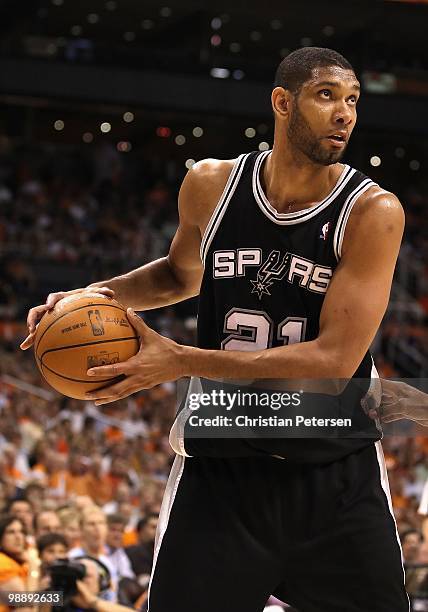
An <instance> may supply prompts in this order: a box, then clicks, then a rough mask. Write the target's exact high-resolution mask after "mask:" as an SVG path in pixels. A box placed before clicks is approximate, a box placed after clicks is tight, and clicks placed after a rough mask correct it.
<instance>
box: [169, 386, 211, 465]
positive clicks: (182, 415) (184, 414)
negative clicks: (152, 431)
mask: <svg viewBox="0 0 428 612" xmlns="http://www.w3.org/2000/svg"><path fill="white" fill-rule="evenodd" d="M202 393H203V388H202V383H201V379H200V378H199V377H198V376H192V377H191V378H190V383H189V387H188V389H187V393H186V399H185V400H184V408H183V409H182V410H180V412H179V413H178V414H177V416H176V417H175V420H174V423H173V424H172V427H171V430H170V432H169V445H170V447H171V448H172V450H173V451H174V452H175V454H176V455H183V457H191V456H192V455H188V454H187V453H186V448H185V439H184V433H185V432H184V429H185V427H186V423H187V421H188V419H189V417H190V416H191V415H192V414H193V410H192V409H191V408H189V406H190V396H191V395H193V394H196V395H198V396H200V395H201V394H202Z"/></svg>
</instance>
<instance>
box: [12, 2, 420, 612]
mask: <svg viewBox="0 0 428 612" xmlns="http://www.w3.org/2000/svg"><path fill="white" fill-rule="evenodd" d="M165 1H166V0H165ZM427 23H428V2H422V1H420V2H418V1H416V0H413V1H411V0H409V1H408V2H400V1H382V0H371V1H370V2H361V1H357V0H355V1H352V0H348V1H347V2H338V1H332V0H330V1H329V2H323V3H320V2H309V1H304V2H299V1H297V0H293V1H289V2H286V3H285V2H279V1H276V0H275V1H273V0H272V1H271V2H269V3H265V5H264V6H263V8H261V7H260V3H259V2H255V1H254V0H246V2H238V1H235V2H224V1H223V0H219V1H218V2H217V3H216V7H215V8H214V7H209V6H208V4H205V3H198V2H196V1H194V2H193V1H191V0H181V1H180V2H178V0H168V4H165V5H164V6H163V5H161V4H160V3H159V2H152V1H145V2H137V1H136V0H88V1H87V2H85V3H77V2H73V1H72V0H49V1H48V0H40V1H36V0H29V1H28V2H25V7H24V4H23V3H21V2H16V1H15V2H14V1H11V0H4V1H2V2H0V30H1V38H0V74H1V78H0V109H1V115H0V260H1V285H0V339H1V347H0V368H1V370H0V371H1V381H0V509H3V510H6V509H7V508H8V506H9V505H10V501H11V500H13V499H15V498H25V497H26V496H27V497H28V498H29V500H30V502H31V504H32V508H31V511H34V512H37V511H40V510H41V509H42V508H49V509H53V510H54V511H55V512H60V511H62V510H64V507H68V506H70V508H74V507H81V506H85V505H88V503H92V502H94V503H96V504H98V505H101V506H106V504H107V507H106V511H107V512H110V513H111V512H113V511H114V512H119V513H120V514H123V515H124V516H125V517H126V523H127V524H126V533H125V544H130V543H135V541H136V534H135V528H136V524H137V521H138V520H139V519H141V518H143V517H144V516H147V515H148V514H149V513H157V512H158V511H159V505H160V501H161V498H162V491H163V487H164V484H165V481H166V477H167V474H168V469H169V465H170V463H171V460H172V452H171V450H170V448H169V446H168V441H167V435H168V429H169V425H170V422H171V418H172V415H173V414H174V409H175V389H174V385H172V384H166V385H162V386H161V387H158V388H155V389H153V390H151V391H148V392H144V393H139V394H137V395H134V396H132V397H131V398H129V399H126V400H122V401H120V402H117V403H116V404H112V405H109V406H107V407H105V409H103V410H102V411H100V410H97V409H96V408H95V407H94V405H92V404H89V403H84V402H80V401H75V400H69V399H66V398H64V397H61V396H59V395H58V394H56V393H55V392H53V391H52V390H50V389H49V388H48V387H47V386H46V385H44V384H43V383H42V381H41V378H40V376H39V374H38V372H37V370H36V367H35V363H34V360H33V355H32V352H31V351H28V352H26V353H23V352H21V351H20V350H19V349H18V348H17V347H18V345H19V343H20V341H22V339H23V338H24V337H25V332H26V327H25V319H26V314H27V310H28V308H29V307H31V306H33V305H35V304H39V303H42V302H44V300H45V298H46V296H47V294H48V293H49V292H52V291H57V290H66V289H72V288H75V287H80V286H84V285H86V284H89V283H90V282H93V281H96V280H101V279H103V278H109V277H111V276H112V275H115V274H119V273H121V272H125V271H128V270H130V269H131V268H133V267H137V266H140V265H142V264H144V263H145V262H147V261H150V260H152V259H155V258H157V257H160V256H162V255H164V254H166V252H167V249H168V245H169V242H170V240H171V237H172V236H173V233H174V230H175V227H176V223H177V212H176V196H177V191H178V188H179V185H180V182H181V180H182V178H183V176H184V174H185V172H186V169H187V168H189V167H191V165H192V164H193V163H194V161H195V160H196V161H197V160H199V159H203V158H204V157H220V158H231V157H234V156H236V155H237V154H238V153H241V152H246V151H251V150H254V149H260V150H264V149H267V148H269V147H270V146H271V145H272V140H273V122H272V117H271V110H270V99H269V92H270V88H271V85H272V80H273V73H274V70H275V67H276V65H277V64H278V63H279V61H280V60H281V58H282V57H284V56H285V55H287V54H288V53H289V52H290V51H292V50H294V49H295V48H298V47H300V46H307V45H315V46H328V47H331V48H334V49H336V50H338V51H340V52H341V53H343V54H344V55H345V57H347V58H348V59H349V60H350V61H351V63H353V65H354V66H355V68H356V71H357V73H358V75H359V77H360V79H361V82H362V85H363V96H362V99H361V102H360V104H359V124H358V126H357V128H356V130H355V131H354V135H353V137H352V140H351V144H350V146H349V148H348V150H347V153H346V161H347V162H348V163H350V164H351V165H354V166H356V167H357V168H359V169H361V170H362V171H364V172H365V173H367V174H368V175H369V176H371V177H372V178H373V179H374V180H375V181H377V182H379V183H380V184H381V185H382V186H383V187H384V188H386V189H389V190H391V191H394V192H395V193H396V194H397V195H398V196H399V197H400V199H401V201H402V203H403V206H404V208H405V211H406V232H405V237H404V240H403V245H402V249H401V253H400V258H399V262H398V266H397V270H396V274H395V280H394V285H393V290H392V296H391V302H390V305H389V308H388V312H387V315H386V316H385V319H384V321H383V324H382V328H381V331H380V332H379V334H378V336H377V338H376V340H375V342H374V345H373V351H374V354H375V358H376V363H377V367H378V369H379V371H380V373H381V375H383V376H385V377H394V376H400V377H407V378H413V377H415V378H422V377H427V376H428V351H427V346H428V344H427V325H426V321H427V312H428V266H427V261H428V233H427V229H428V228H427V226H428V222H427V218H428V217H427V210H426V209H427V206H428V179H427V171H428V123H427V122H426V109H427V102H428V53H427V50H426V24H427ZM368 299H369V296H368ZM196 307H197V303H196V300H191V301H189V302H186V303H183V304H179V305H177V306H174V307H170V308H165V309H162V310H159V311H151V312H148V313H147V317H146V318H147V321H148V322H149V324H150V325H152V326H153V327H154V328H156V329H157V330H158V331H160V332H161V333H162V334H165V335H167V336H170V337H172V338H174V339H176V340H178V341H180V342H185V343H192V342H193V341H194V330H195V312H196ZM384 447H385V451H386V455H387V461H388V466H389V474H390V479H391V488H392V493H393V501H394V508H395V513H396V517H397V522H398V527H399V530H400V532H401V533H402V532H404V531H405V530H407V529H409V528H415V529H418V530H420V529H423V528H424V526H423V516H422V515H420V514H418V513H417V508H418V506H419V503H420V499H421V495H422V490H423V486H424V483H425V481H426V479H427V477H428V458H427V450H428V443H427V438H426V437H423V436H421V437H416V438H415V437H413V438H411V439H410V438H406V437H403V436H400V437H395V438H388V439H386V440H385V443H384ZM34 483H37V484H38V486H37V487H34V486H33V484H34ZM28 485H30V487H29V489H28ZM36 490H37V491H36ZM29 491H30V492H31V491H33V493H31V495H30V494H29ZM34 491H36V493H37V494H35V493H34ZM88 498H90V500H88ZM424 532H425V542H424V543H421V542H419V544H418V542H416V545H414V549H415V548H416V549H417V550H416V552H415V550H412V551H411V553H409V558H408V559H407V561H410V560H413V561H415V560H416V561H419V562H421V563H428V548H427V547H428V541H427V540H428V527H427V526H426V525H425V528H424ZM406 554H407V552H406V550H405V555H406ZM412 555H413V556H412ZM420 609H422V608H420ZM423 609H428V607H427V608H423Z"/></svg>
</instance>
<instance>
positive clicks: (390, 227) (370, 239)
mask: <svg viewBox="0 0 428 612" xmlns="http://www.w3.org/2000/svg"><path fill="white" fill-rule="evenodd" d="M369 205H370V207H365V208H364V207H362V210H360V211H359V212H357V213H356V215H355V217H354V219H353V220H352V224H351V226H350V230H349V232H348V236H345V239H346V240H347V242H346V249H344V254H343V257H342V260H341V261H340V263H339V265H338V267H337V269H336V271H335V273H334V275H333V278H332V280H331V282H330V286H329V288H328V291H327V294H326V297H325V300H324V304H323V307H322V311H321V316H320V333H319V338H318V340H319V343H320V345H321V346H323V347H325V348H326V349H327V350H330V351H331V352H332V353H333V354H335V359H337V360H338V363H341V365H342V366H343V373H344V376H345V377H348V376H352V375H353V374H354V372H355V370H356V369H357V368H358V365H359V364H360V362H361V360H362V359H363V357H364V354H365V353H366V351H367V350H368V348H369V347H370V344H371V342H372V341H373V339H374V336H375V334H376V332H377V330H378V327H379V325H380V323H381V321H382V318H383V315H384V314H385V311H386V308H387V305H388V300H389V295H390V291H391V284H392V277H393V274H394V268H395V263H396V260H397V256H398V251H399V248H400V243H401V238H402V233H403V227H404V215H403V211H402V208H401V205H400V203H399V202H398V200H396V198H395V199H394V196H388V198H386V197H384V199H382V197H379V196H377V197H376V198H374V199H372V200H371V201H370V202H369ZM344 246H345V244H344Z"/></svg>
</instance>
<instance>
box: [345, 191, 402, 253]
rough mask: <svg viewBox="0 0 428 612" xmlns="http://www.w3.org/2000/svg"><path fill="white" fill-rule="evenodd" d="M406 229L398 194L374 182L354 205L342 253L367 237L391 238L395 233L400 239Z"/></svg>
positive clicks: (375, 238) (376, 238) (377, 238)
mask: <svg viewBox="0 0 428 612" xmlns="http://www.w3.org/2000/svg"><path fill="white" fill-rule="evenodd" d="M403 229H404V211H403V207H402V205H401V202H400V200H399V199H398V197H397V196H396V195H395V194H394V193H392V192H390V191H386V190H385V189H382V187H379V185H372V186H371V187H369V188H368V189H367V190H366V191H365V192H364V193H363V194H361V196H360V197H359V198H358V200H357V201H356V203H355V205H354V206H353V208H352V211H351V215H350V217H349V220H348V223H347V226H346V234H345V238H344V242H343V252H346V251H347V250H348V248H349V247H350V246H351V245H352V244H355V245H361V243H362V242H363V243H364V242H366V241H367V240H369V241H370V240H378V241H380V240H386V241H389V240H390V239H391V238H392V236H397V237H399V238H400V240H401V236H402V233H403ZM358 248H359V247H358Z"/></svg>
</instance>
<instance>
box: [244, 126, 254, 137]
mask: <svg viewBox="0 0 428 612" xmlns="http://www.w3.org/2000/svg"><path fill="white" fill-rule="evenodd" d="M255 135H256V130H255V129H254V128H252V127H249V128H247V129H246V130H245V136H246V137H247V138H254V136H255Z"/></svg>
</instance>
